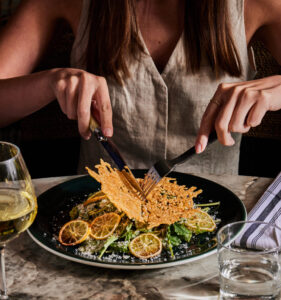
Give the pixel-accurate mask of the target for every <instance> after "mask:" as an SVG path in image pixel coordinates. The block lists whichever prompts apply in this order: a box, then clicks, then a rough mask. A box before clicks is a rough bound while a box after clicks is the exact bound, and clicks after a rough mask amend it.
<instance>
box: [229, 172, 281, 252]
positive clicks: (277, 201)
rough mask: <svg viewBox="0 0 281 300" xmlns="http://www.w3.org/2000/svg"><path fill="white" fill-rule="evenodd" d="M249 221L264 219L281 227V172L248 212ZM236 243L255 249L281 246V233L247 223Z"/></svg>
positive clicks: (263, 220)
mask: <svg viewBox="0 0 281 300" xmlns="http://www.w3.org/2000/svg"><path fill="white" fill-rule="evenodd" d="M248 221H262V222H266V223H270V224H274V225H276V226H278V227H280V228H281V172H280V173H279V175H278V176H277V178H276V179H275V180H274V181H273V183H272V184H271V185H270V186H269V187H268V189H267V190H266V191H265V193H264V194H263V195H262V197H261V198H260V200H259V201H258V202H257V204H256V205H255V206H254V208H253V209H252V210H251V212H250V213H249V214H248ZM235 244H236V245H240V246H242V247H247V248H253V249H270V248H272V247H276V246H281V235H280V233H279V232H278V234H277V233H276V231H275V230H274V229H270V230H269V229H268V228H266V227H265V226H259V225H258V224H247V225H246V227H245V228H244V229H243V232H242V234H241V235H240V236H239V237H238V238H237V239H236V240H235Z"/></svg>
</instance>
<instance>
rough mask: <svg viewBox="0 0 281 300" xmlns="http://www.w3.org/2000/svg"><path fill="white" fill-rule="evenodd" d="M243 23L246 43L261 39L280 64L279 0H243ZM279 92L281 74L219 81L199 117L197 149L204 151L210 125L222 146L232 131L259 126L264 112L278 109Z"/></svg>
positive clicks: (280, 16)
mask: <svg viewBox="0 0 281 300" xmlns="http://www.w3.org/2000/svg"><path fill="white" fill-rule="evenodd" d="M245 25H246V36H247V42H248V45H251V43H252V42H253V41H254V40H256V39H259V40H261V41H263V42H264V44H265V45H266V46H267V48H268V49H269V50H270V51H271V53H272V55H273V56H274V57H275V58H276V60H277V61H278V62H279V63H280V64H281V38H280V37H281V2H280V0H245ZM280 95H281V76H280V75H276V76H270V77H267V78H262V79H258V80H252V81H246V82H239V83H222V84H220V85H219V87H218V89H217V91H216V92H215V94H214V96H213V98H212V101H211V102H210V104H209V105H208V107H207V109H206V111H205V113H204V115H203V118H202V120H201V126H200V129H199V133H198V136H197V139H196V152H197V153H200V152H202V151H204V149H205V147H206V145H207V143H208V136H209V134H210V132H211V131H212V129H213V128H215V130H216V132H217V135H218V139H219V141H220V142H221V143H222V144H223V145H226V146H231V145H233V144H234V140H233V138H232V137H231V132H240V133H245V132H247V131H249V130H250V128H251V127H255V126H258V125H259V124H260V123H261V121H262V119H263V117H264V115H265V113H266V112H267V111H276V110H279V109H281V97H280Z"/></svg>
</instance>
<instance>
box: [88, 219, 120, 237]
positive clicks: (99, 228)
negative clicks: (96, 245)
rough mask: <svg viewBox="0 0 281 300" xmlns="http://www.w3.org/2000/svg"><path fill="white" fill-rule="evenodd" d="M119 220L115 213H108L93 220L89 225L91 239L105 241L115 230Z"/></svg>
mask: <svg viewBox="0 0 281 300" xmlns="http://www.w3.org/2000/svg"><path fill="white" fill-rule="evenodd" d="M120 219H121V218H120V216H119V215H117V214H116V213H108V214H104V215H102V216H99V217H97V218H95V219H94V221H93V222H92V223H91V232H90V235H91V237H92V238H94V239H96V240H104V239H107V238H108V237H109V236H111V235H112V234H113V232H114V231H115V229H116V228H117V226H118V224H119V222H120Z"/></svg>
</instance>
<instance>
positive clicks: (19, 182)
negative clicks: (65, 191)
mask: <svg viewBox="0 0 281 300" xmlns="http://www.w3.org/2000/svg"><path fill="white" fill-rule="evenodd" d="M36 213H37V199H36V196H35V192H34V189H33V186H32V182H31V178H30V175H29V173H28V170H27V168H26V165H25V163H24V160H23V158H22V155H21V152H20V149H19V148H18V147H17V146H15V145H13V144H10V143H6V142H1V141H0V256H1V275H2V276H1V277H2V291H1V290H0V299H8V294H7V284H6V275H5V261H4V248H5V245H6V243H7V242H9V241H11V240H12V239H14V238H16V237H17V236H18V235H19V234H20V233H21V232H23V231H25V230H26V229H27V228H28V227H29V226H30V225H31V224H32V222H33V221H34V218H35V216H36Z"/></svg>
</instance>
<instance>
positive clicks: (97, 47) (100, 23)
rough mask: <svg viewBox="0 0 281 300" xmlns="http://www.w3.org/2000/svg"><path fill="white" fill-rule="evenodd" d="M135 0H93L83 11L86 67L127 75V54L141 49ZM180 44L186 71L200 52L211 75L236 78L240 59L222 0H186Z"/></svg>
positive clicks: (197, 65)
mask: <svg viewBox="0 0 281 300" xmlns="http://www.w3.org/2000/svg"><path fill="white" fill-rule="evenodd" d="M135 1H137V0H93V1H92V3H91V6H90V11H89V20H88V22H89V24H88V25H89V26H90V32H89V35H90V36H89V41H88V47H87V52H86V58H85V59H86V63H87V69H88V71H90V72H92V73H94V74H96V75H100V76H105V77H107V76H110V77H112V78H114V79H115V80H116V81H117V82H118V83H120V84H122V82H123V80H124V79H125V78H127V77H129V76H130V72H129V66H128V58H131V59H138V58H139V56H140V54H141V53H142V52H144V48H143V45H142V43H141V40H140V38H139V35H138V24H137V18H136V11H135ZM184 37H185V39H184V40H185V41H184V45H185V55H186V65H187V70H191V72H193V73H196V72H199V71H200V67H201V62H202V58H203V56H205V57H206V58H207V60H208V62H209V65H210V67H211V69H212V71H213V72H214V74H216V76H218V75H220V74H221V73H228V74H229V75H231V76H234V77H239V76H240V75H241V72H242V67H241V61H240V58H239V55H238V51H237V49H236V47H235V44H234V41H233V38H232V34H231V28H230V24H229V16H228V7H227V0H186V3H185V21H184Z"/></svg>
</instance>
